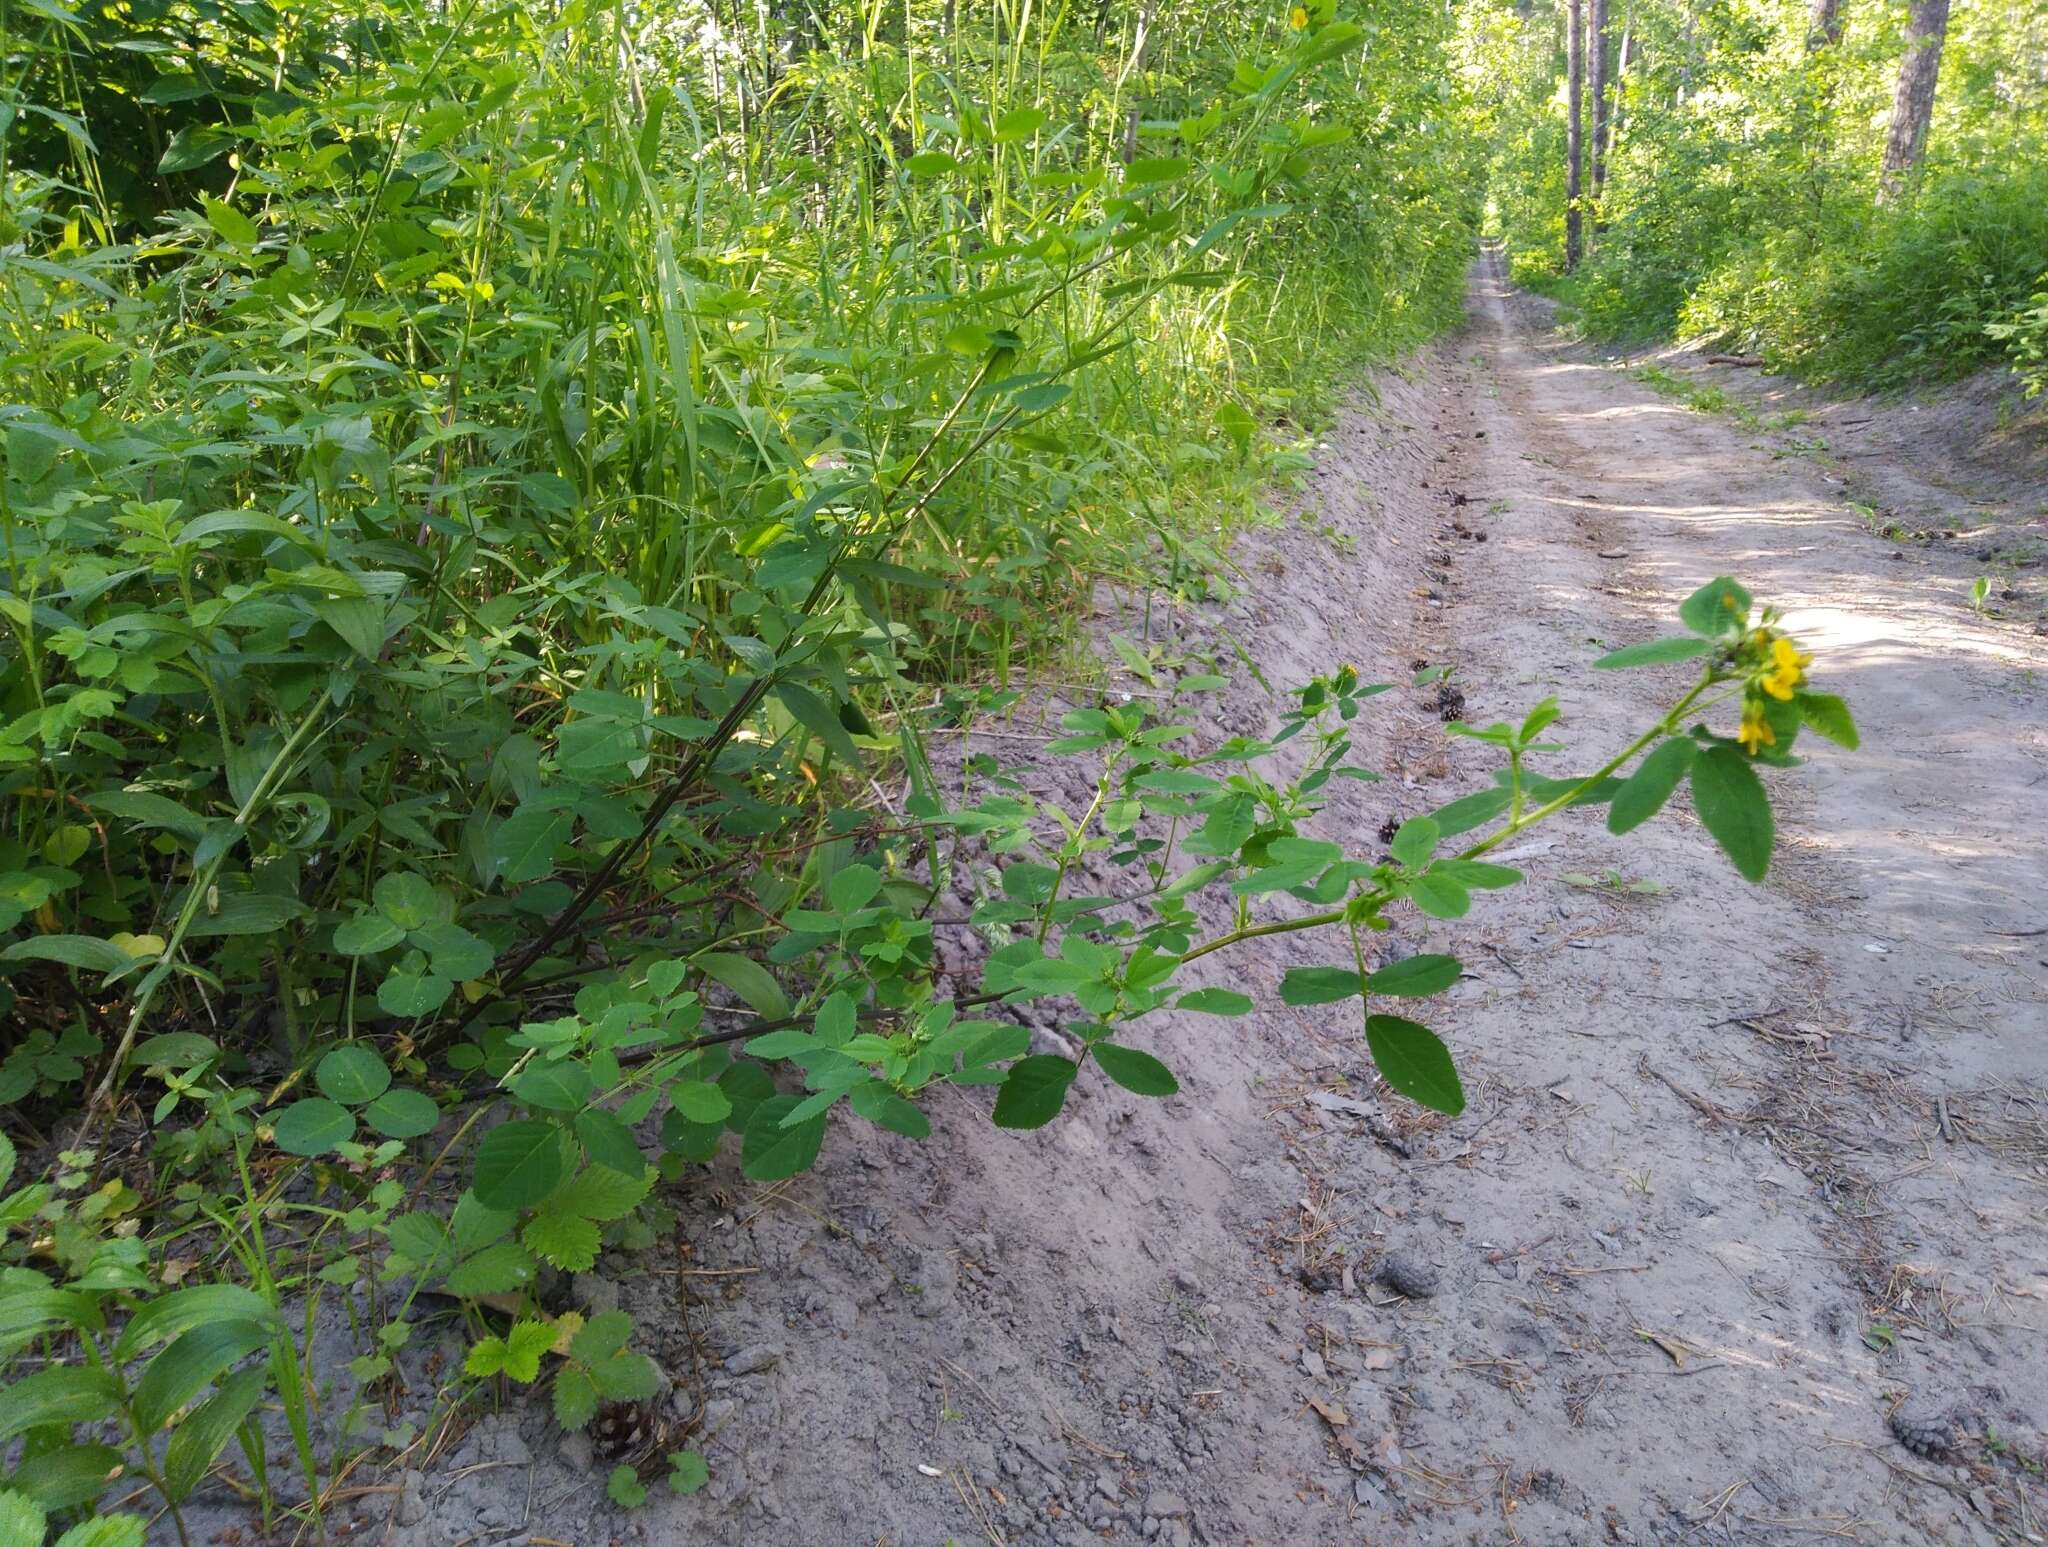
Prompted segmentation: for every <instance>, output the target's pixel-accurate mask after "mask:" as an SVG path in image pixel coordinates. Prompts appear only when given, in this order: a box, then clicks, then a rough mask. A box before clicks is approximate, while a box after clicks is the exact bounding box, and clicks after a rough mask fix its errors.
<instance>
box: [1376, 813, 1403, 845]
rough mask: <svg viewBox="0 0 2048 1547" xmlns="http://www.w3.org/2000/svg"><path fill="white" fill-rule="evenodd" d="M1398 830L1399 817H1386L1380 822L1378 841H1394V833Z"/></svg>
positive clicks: (1399, 826)
mask: <svg viewBox="0 0 2048 1547" xmlns="http://www.w3.org/2000/svg"><path fill="white" fill-rule="evenodd" d="M1400 830H1401V819H1400V818H1399V817H1397V816H1390V817H1388V818H1387V819H1386V820H1385V821H1384V822H1382V823H1380V842H1381V843H1392V842H1393V841H1394V834H1396V833H1398V832H1399V831H1400Z"/></svg>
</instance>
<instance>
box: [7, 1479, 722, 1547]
mask: <svg viewBox="0 0 2048 1547" xmlns="http://www.w3.org/2000/svg"><path fill="white" fill-rule="evenodd" d="M698 1486H700V1487H701V1486H702V1484H699V1485H698ZM692 1491H694V1490H692ZM49 1523H50V1517H49V1516H48V1515H47V1514H45V1513H44V1512H43V1507H42V1505H40V1504H38V1503H36V1501H35V1500H34V1499H31V1498H29V1497H28V1496H27V1495H25V1494H20V1493H16V1492H15V1491H14V1490H13V1489H12V1488H0V1542H19V1543H20V1544H21V1547H42V1540H43V1532H44V1531H45V1530H47V1529H48V1527H49ZM138 1540H139V1538H138Z"/></svg>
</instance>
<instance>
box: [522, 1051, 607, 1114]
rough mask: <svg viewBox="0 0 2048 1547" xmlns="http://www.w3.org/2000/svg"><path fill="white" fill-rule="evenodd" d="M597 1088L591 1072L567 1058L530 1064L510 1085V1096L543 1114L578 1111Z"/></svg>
mask: <svg viewBox="0 0 2048 1547" xmlns="http://www.w3.org/2000/svg"><path fill="white" fill-rule="evenodd" d="M596 1089H597V1082H596V1081H595V1080H594V1079H592V1078H591V1074H590V1071H589V1070H588V1069H586V1068H584V1067H583V1065H581V1064H579V1063H574V1062H571V1061H569V1060H567V1059H563V1060H560V1061H558V1062H555V1063H539V1064H531V1065H529V1066H528V1067H527V1070H526V1072H525V1073H524V1074H522V1075H520V1076H519V1077H518V1078H517V1079H515V1080H514V1081H513V1082H512V1094H513V1095H515V1096H517V1097H518V1098H519V1099H520V1100H521V1101H523V1102H525V1103H526V1104H527V1105H528V1106H530V1107H539V1108H540V1109H541V1110H542V1111H544V1112H580V1111H582V1110H583V1107H584V1105H585V1103H587V1102H588V1101H589V1100H590V1097H591V1093H592V1092H593V1091H595V1090H596Z"/></svg>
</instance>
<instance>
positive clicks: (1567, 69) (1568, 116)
mask: <svg viewBox="0 0 2048 1547" xmlns="http://www.w3.org/2000/svg"><path fill="white" fill-rule="evenodd" d="M1582 11H1583V7H1582V6H1581V5H1580V3H1579V0H1570V6H1569V9H1568V12H1567V14H1566V18H1565V29H1564V81H1565V89H1564V98H1565V116H1564V271H1565V272H1566V273H1567V274H1569V273H1570V272H1571V271H1572V270H1573V269H1575V268H1577V267H1578V266H1579V252H1580V233H1579V161H1580V150H1581V147H1580V144H1579V138H1580V136H1579V120H1580V116H1581V115H1580V97H1581V89H1580V82H1581V81H1582V80H1583V79H1584V77H1585V70H1586V59H1585V55H1586V28H1585V18H1584V16H1583V15H1582V14H1581V13H1582Z"/></svg>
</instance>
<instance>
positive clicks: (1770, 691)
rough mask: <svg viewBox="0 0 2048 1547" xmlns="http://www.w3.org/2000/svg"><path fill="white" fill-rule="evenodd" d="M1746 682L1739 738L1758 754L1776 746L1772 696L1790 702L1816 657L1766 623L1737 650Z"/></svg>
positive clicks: (1738, 731) (1745, 745)
mask: <svg viewBox="0 0 2048 1547" xmlns="http://www.w3.org/2000/svg"><path fill="white" fill-rule="evenodd" d="M1737 661H1738V663H1739V665H1740V666H1741V668H1742V670H1743V673H1744V678H1745V683H1744V688H1743V694H1742V724H1741V726H1740V728H1739V729H1737V731H1736V732H1735V739H1736V740H1737V741H1739V742H1741V743H1742V749H1743V750H1744V751H1745V752H1747V753H1749V754H1750V756H1752V757H1754V756H1755V755H1756V754H1757V753H1758V752H1760V751H1762V750H1763V749H1764V748H1765V747H1769V746H1775V745H1776V744H1777V741H1778V737H1777V734H1776V733H1775V732H1774V731H1773V730H1772V729H1771V713H1770V703H1769V700H1770V699H1776V700H1777V701H1778V702H1779V703H1782V704H1789V703H1791V702H1792V699H1793V696H1794V695H1795V694H1796V693H1797V692H1798V691H1799V685H1800V684H1801V683H1803V682H1804V681H1805V680H1806V668H1807V667H1808V666H1809V665H1810V664H1811V663H1812V661H1813V657H1812V656H1810V655H1807V654H1806V653H1804V652H1803V651H1802V650H1800V649H1799V647H1798V646H1797V645H1795V644H1793V643H1792V641H1791V640H1790V639H1788V638H1786V637H1785V635H1783V634H1781V633H1779V632H1777V631H1776V630H1775V629H1773V628H1771V627H1770V626H1769V624H1768V623H1766V624H1765V626H1763V627H1761V628H1757V629H1753V630H1751V631H1750V633H1749V635H1748V637H1747V638H1746V639H1744V641H1743V643H1742V645H1741V647H1740V649H1739V650H1738V652H1737Z"/></svg>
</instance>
